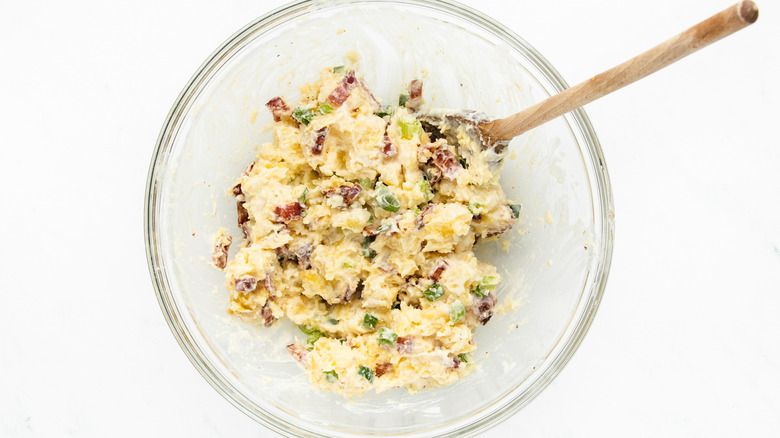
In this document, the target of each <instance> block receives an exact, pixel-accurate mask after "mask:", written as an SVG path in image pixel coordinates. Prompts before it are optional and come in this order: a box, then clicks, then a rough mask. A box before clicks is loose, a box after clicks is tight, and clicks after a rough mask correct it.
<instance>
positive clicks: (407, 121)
mask: <svg viewBox="0 0 780 438" xmlns="http://www.w3.org/2000/svg"><path fill="white" fill-rule="evenodd" d="M398 128H399V129H400V130H401V137H402V138H405V139H407V140H409V139H411V138H412V137H414V135H415V134H417V135H420V134H422V132H423V131H422V125H421V124H420V121H419V120H417V119H416V118H414V116H403V117H399V118H398Z"/></svg>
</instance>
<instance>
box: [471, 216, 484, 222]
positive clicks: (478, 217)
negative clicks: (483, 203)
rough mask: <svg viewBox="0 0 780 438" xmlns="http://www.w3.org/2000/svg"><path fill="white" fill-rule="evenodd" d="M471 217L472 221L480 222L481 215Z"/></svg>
mask: <svg viewBox="0 0 780 438" xmlns="http://www.w3.org/2000/svg"><path fill="white" fill-rule="evenodd" d="M472 219H474V222H476V223H480V222H482V215H481V214H478V215H476V216H474V217H472Z"/></svg>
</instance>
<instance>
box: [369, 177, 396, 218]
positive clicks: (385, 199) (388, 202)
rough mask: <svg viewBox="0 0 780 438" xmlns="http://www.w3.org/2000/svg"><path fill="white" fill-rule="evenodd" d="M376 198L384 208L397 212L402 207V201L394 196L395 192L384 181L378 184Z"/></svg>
mask: <svg viewBox="0 0 780 438" xmlns="http://www.w3.org/2000/svg"><path fill="white" fill-rule="evenodd" d="M374 199H376V202H377V204H379V206H380V207H382V209H384V210H387V211H391V212H396V211H398V209H399V208H401V201H399V200H398V198H396V197H395V196H393V194H392V193H390V189H388V188H387V186H386V185H384V184H382V183H379V184H377V188H376V196H375V198H374Z"/></svg>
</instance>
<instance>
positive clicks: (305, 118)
mask: <svg viewBox="0 0 780 438" xmlns="http://www.w3.org/2000/svg"><path fill="white" fill-rule="evenodd" d="M314 116H315V114H314V111H312V110H310V109H308V108H295V111H293V118H294V119H295V120H297V121H299V122H301V123H303V124H304V125H308V124H309V123H311V119H313V118H314Z"/></svg>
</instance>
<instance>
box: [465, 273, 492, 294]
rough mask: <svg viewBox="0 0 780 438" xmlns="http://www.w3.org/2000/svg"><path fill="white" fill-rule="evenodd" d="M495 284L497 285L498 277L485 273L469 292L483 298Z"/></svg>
mask: <svg viewBox="0 0 780 438" xmlns="http://www.w3.org/2000/svg"><path fill="white" fill-rule="evenodd" d="M496 286H498V279H496V277H493V276H492V275H486V276H484V277H482V280H480V282H479V284H478V285H477V286H476V287H475V288H473V289H471V293H472V294H473V295H474V296H475V297H477V298H483V297H484V296H485V295H487V294H488V293H489V292H490V291H491V290H493V289H495V288H496Z"/></svg>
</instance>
